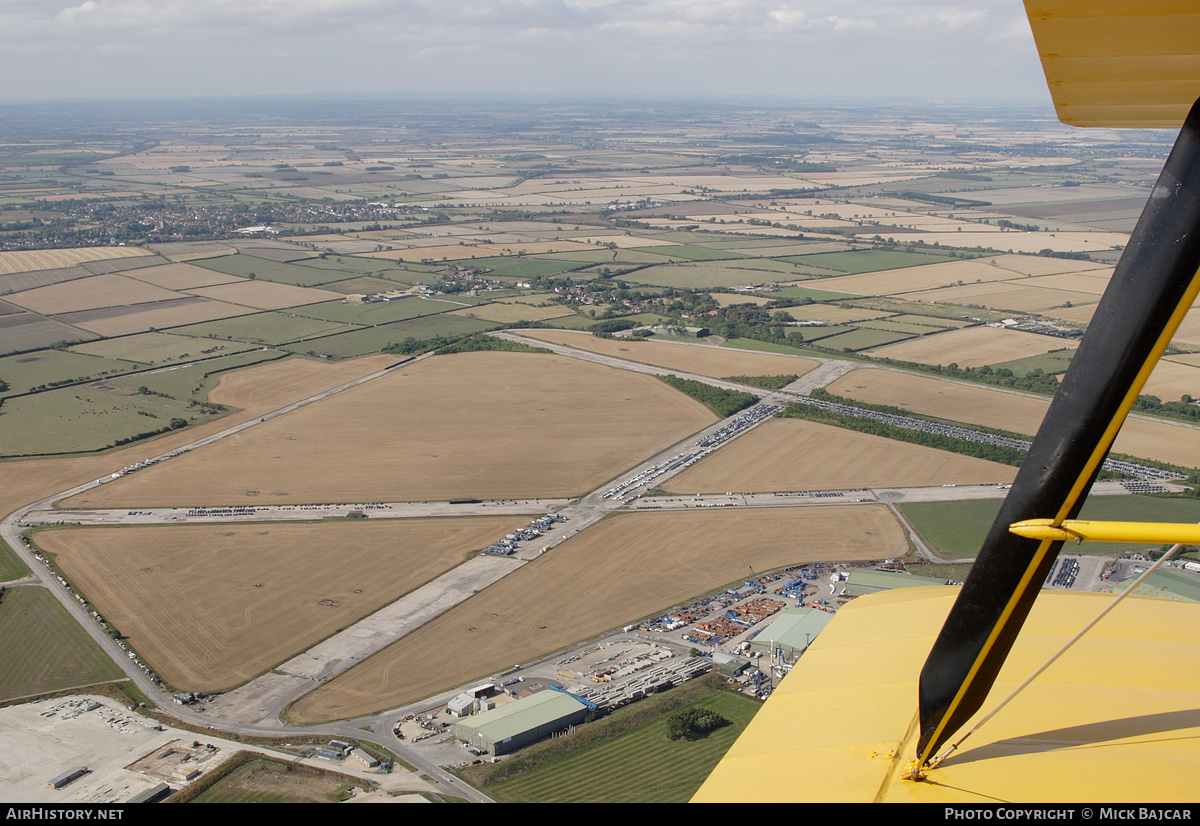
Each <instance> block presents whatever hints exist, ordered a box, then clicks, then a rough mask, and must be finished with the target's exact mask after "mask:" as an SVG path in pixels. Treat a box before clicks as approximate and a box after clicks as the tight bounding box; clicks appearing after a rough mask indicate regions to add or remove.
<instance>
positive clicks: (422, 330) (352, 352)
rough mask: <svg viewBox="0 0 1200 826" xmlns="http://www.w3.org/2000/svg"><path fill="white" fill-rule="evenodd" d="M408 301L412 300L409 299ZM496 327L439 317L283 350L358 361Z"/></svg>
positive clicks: (477, 321)
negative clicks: (409, 342) (393, 348)
mask: <svg viewBox="0 0 1200 826" xmlns="http://www.w3.org/2000/svg"><path fill="white" fill-rule="evenodd" d="M410 300H411V299H410ZM495 326H496V325H495V324H494V323H493V322H490V321H480V320H478V319H474V318H464V317H463V316H456V315H448V314H446V313H439V314H438V315H434V316H423V317H421V318H413V319H409V320H408V321H397V322H396V323H394V324H384V325H381V326H379V327H366V328H363V329H360V330H354V331H352V332H349V333H339V334H337V335H332V336H325V337H324V338H316V339H311V340H309V341H302V342H298V343H296V344H288V345H286V346H285V347H284V349H286V350H290V351H291V352H293V353H308V352H309V351H312V352H314V353H317V354H319V355H326V356H332V357H333V358H357V357H358V356H365V355H367V354H368V353H378V352H379V351H381V350H382V349H383V348H384V347H386V346H387V345H389V344H397V343H399V342H402V341H404V340H405V339H406V338H415V339H417V340H418V341H420V340H423V339H428V338H433V337H434V336H453V335H460V334H465V333H478V332H480V331H482V330H490V329H492V328H493V327H495Z"/></svg>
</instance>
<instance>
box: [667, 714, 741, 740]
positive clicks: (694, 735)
mask: <svg viewBox="0 0 1200 826" xmlns="http://www.w3.org/2000/svg"><path fill="white" fill-rule="evenodd" d="M728 725H730V720H729V719H728V718H727V717H724V716H722V715H721V714H718V713H717V712H715V711H713V710H711V709H707V708H699V707H696V706H692V707H691V708H685V709H682V710H681V711H677V712H675V713H674V714H672V715H671V716H670V717H668V718H667V737H669V738H671V739H672V740H699V739H700V738H701V737H704V736H705V735H707V734H708V733H709V732H711V731H716V730H717V729H719V728H723V727H724V726H728Z"/></svg>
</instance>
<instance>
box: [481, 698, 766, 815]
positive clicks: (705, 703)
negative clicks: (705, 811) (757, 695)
mask: <svg viewBox="0 0 1200 826" xmlns="http://www.w3.org/2000/svg"><path fill="white" fill-rule="evenodd" d="M700 682H701V683H706V682H707V681H700ZM677 692H679V694H678V695H677V696H675V697H673V696H672V695H676V693H677ZM691 705H697V706H702V707H704V708H709V709H712V710H714V711H717V712H718V713H720V714H722V715H724V716H725V717H726V718H728V719H729V720H731V721H732V723H733V725H730V726H726V727H724V728H721V729H718V730H717V731H714V732H712V733H711V734H709V735H708V736H707V737H705V738H703V739H700V740H696V741H686V740H670V739H668V738H667V717H668V716H670V715H671V714H673V713H675V712H676V711H678V710H680V709H682V708H684V707H687V706H691ZM761 706H762V703H760V702H759V701H758V700H755V699H752V698H750V697H747V696H746V695H744V694H737V693H734V692H732V691H727V690H724V689H722V688H719V687H716V686H715V685H711V684H702V685H691V684H685V685H683V686H680V687H678V688H673V689H671V690H670V691H668V692H666V693H665V694H661V695H656V696H654V697H651V698H647V699H645V700H641V701H639V702H637V703H635V704H633V705H632V706H628V707H626V708H624V709H619V710H618V711H616V712H614V713H613V714H612V715H611V716H610V717H608V718H606V719H604V720H600V721H598V722H596V723H591V724H587V725H584V726H583V727H581V728H580V730H579V731H578V732H577V733H576V734H573V735H570V736H569V737H566V738H562V739H560V740H555V741H551V742H549V743H544V744H540V745H537V746H533V747H532V748H530V749H526V750H525V751H524V752H521V753H520V754H518V755H517V756H515V757H512V758H509V761H511V765H509V766H507V769H508V770H509V771H512V770H513V769H514V768H515V769H518V770H519V769H520V767H521V764H520V763H519V762H518V761H521V760H524V761H525V762H526V763H527V764H533V767H532V768H531V769H529V770H528V771H525V772H523V773H520V774H516V775H515V776H512V777H510V778H509V779H505V780H499V781H495V782H491V783H487V784H486V785H483V786H482V789H483V791H484V792H485V793H486V794H487V795H488V796H489V797H492V798H493V799H495V800H498V801H502V802H506V803H533V802H539V803H685V802H687V801H688V800H689V799H690V798H691V797H692V795H693V794H695V793H696V790H697V789H699V788H700V784H701V783H703V782H704V780H705V778H707V777H708V775H709V773H710V772H711V771H712V769H713V767H715V766H716V765H717V763H718V762H719V761H720V759H721V758H722V757H723V756H724V754H725V752H726V751H728V750H729V747H730V746H732V745H733V741H734V740H736V739H737V736H738V735H739V734H741V732H742V730H743V729H744V728H745V727H746V724H747V723H749V722H750V720H751V719H752V718H753V717H754V715H755V713H756V712H757V711H758V709H759V708H761ZM593 727H594V728H593ZM589 729H591V731H589ZM501 765H502V766H503V765H504V764H501ZM466 779H467V780H468V781H473V775H471V774H469V773H468V774H467V775H466Z"/></svg>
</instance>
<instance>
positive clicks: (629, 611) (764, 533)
mask: <svg viewBox="0 0 1200 826" xmlns="http://www.w3.org/2000/svg"><path fill="white" fill-rule="evenodd" d="M905 542H906V540H905V536H904V533H903V531H902V530H901V528H900V525H899V524H898V523H897V522H896V520H895V519H894V518H893V517H892V515H891V513H890V512H889V511H888V510H887V508H885V507H883V506H876V505H862V506H853V507H813V508H777V509H772V508H763V509H746V510H724V511H722V510H709V511H676V512H660V513H635V514H620V515H617V516H613V517H610V518H608V519H605V520H603V521H601V522H599V523H597V524H596V525H594V526H592V527H591V528H589V529H588V530H586V531H584V532H583V533H581V534H579V535H578V536H575V537H573V538H571V539H569V540H568V541H567V542H565V543H564V544H562V545H560V546H558V547H557V548H555V549H554V551H552V552H550V553H547V554H545V555H543V556H541V557H539V558H538V559H536V560H535V561H533V562H531V563H529V564H527V565H525V566H524V567H523V568H521V569H520V570H518V571H515V572H513V573H512V574H510V575H509V576H507V577H505V578H504V579H502V580H500V581H499V582H498V583H496V584H495V585H493V586H491V587H490V588H488V589H487V590H486V591H483V592H481V593H479V594H477V595H476V596H474V597H472V598H471V599H469V600H467V601H466V602H464V603H462V604H460V605H458V606H456V607H455V608H453V609H451V610H450V611H448V612H446V613H445V614H443V615H442V616H440V617H438V618H437V619H435V620H433V621H432V622H430V623H428V624H426V625H425V626H423V627H422V628H421V629H420V630H418V631H414V632H412V633H411V634H408V635H407V636H405V637H403V638H402V639H400V640H399V641H398V642H396V643H394V644H392V645H391V646H389V647H388V648H386V649H384V650H383V651H381V652H380V653H378V654H376V655H374V656H373V657H370V658H368V659H367V660H365V661H363V662H362V663H361V664H359V665H358V666H356V667H354V668H352V669H351V670H349V671H347V672H346V673H344V674H342V675H340V676H339V677H336V678H335V679H333V680H331V681H330V682H328V683H326V684H324V685H322V686H321V687H320V688H318V689H317V690H316V691H314V692H312V693H310V694H308V695H306V696H304V697H303V698H301V699H300V700H299V701H298V702H297V703H296V704H295V705H293V706H292V709H291V715H290V716H291V719H292V720H293V721H294V722H298V723H309V722H318V721H324V720H333V719H341V718H345V717H353V716H358V715H360V714H366V713H369V712H371V711H375V710H377V709H383V708H393V707H395V706H398V705H403V704H405V703H409V702H413V701H415V700H418V699H421V698H422V697H427V696H429V695H430V694H433V693H436V692H438V691H441V690H444V689H447V688H451V687H453V686H456V685H462V684H463V683H465V682H467V681H469V680H473V679H477V678H482V677H485V676H486V675H488V674H489V673H492V672H496V671H501V670H504V669H507V668H511V667H512V664H513V663H518V662H529V661H531V660H533V659H535V658H537V657H539V656H542V655H545V654H549V653H550V652H553V651H557V650H559V649H560V648H563V647H564V646H567V645H571V644H573V643H576V642H578V641H580V640H585V639H588V638H589V637H591V636H594V635H596V634H600V633H602V632H604V631H607V630H609V629H611V628H614V627H616V626H619V625H622V624H624V623H627V622H629V621H630V620H631V619H632V618H635V617H644V616H649V615H651V614H653V613H655V612H658V611H663V610H665V609H667V608H669V607H671V606H672V605H675V604H677V603H679V602H682V601H683V600H686V599H689V598H691V597H693V596H695V595H697V594H702V593H705V592H707V591H710V590H713V589H716V588H720V587H724V586H726V585H728V584H729V583H731V582H734V581H738V582H740V581H741V580H742V579H743V578H744V577H745V573H746V570H747V566H751V567H753V568H754V569H755V570H757V571H767V570H771V569H772V568H778V567H783V566H785V565H793V564H797V563H800V562H810V561H817V560H857V559H882V558H886V557H889V556H894V555H896V554H897V553H900V552H902V550H903V549H904V547H905ZM631 571H636V572H637V576H630V572H631Z"/></svg>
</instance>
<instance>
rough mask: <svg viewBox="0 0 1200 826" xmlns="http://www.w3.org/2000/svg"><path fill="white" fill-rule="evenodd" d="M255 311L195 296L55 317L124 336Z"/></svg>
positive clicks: (112, 334)
mask: <svg viewBox="0 0 1200 826" xmlns="http://www.w3.org/2000/svg"><path fill="white" fill-rule="evenodd" d="M252 312H254V310H252V309H250V308H249V307H239V306H237V305H235V304H227V303H225V302H223V301H209V300H208V299H205V298H199V297H196V296H192V297H188V298H175V299H173V300H170V301H155V302H152V303H149V304H133V305H130V306H125V307H105V308H101V309H96V310H80V311H79V312H75V313H64V314H63V315H61V316H60V317H59V318H57V319H56V320H57V321H62V322H64V323H66V324H73V325H75V326H77V327H82V328H83V329H85V330H89V331H91V332H93V333H98V334H100V335H102V336H123V335H128V334H130V333H144V332H146V331H148V330H165V329H168V328H170V327H182V326H183V325H185V324H197V323H199V322H201V321H212V320H214V319H218V318H230V317H232V316H237V315H247V314H249V313H252Z"/></svg>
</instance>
